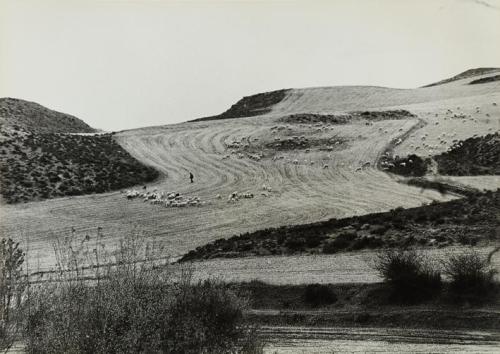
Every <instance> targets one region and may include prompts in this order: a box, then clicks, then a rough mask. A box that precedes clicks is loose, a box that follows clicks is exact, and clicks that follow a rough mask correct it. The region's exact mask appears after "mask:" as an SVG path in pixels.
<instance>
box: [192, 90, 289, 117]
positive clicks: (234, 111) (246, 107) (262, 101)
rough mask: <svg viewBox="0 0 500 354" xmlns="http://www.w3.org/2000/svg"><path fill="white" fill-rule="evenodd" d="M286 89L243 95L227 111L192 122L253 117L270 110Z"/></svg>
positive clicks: (281, 98) (282, 96) (283, 96)
mask: <svg viewBox="0 0 500 354" xmlns="http://www.w3.org/2000/svg"><path fill="white" fill-rule="evenodd" d="M287 92H288V90H286V89H285V90H277V91H271V92H264V93H258V94H256V95H251V96H246V97H243V98H242V99H241V100H239V101H238V102H236V103H235V104H234V105H232V106H231V108H229V109H228V110H227V111H225V112H223V113H221V114H218V115H216V116H210V117H204V118H198V119H194V120H193V122H199V121H206V120H217V119H228V118H240V117H253V116H259V115H262V114H266V113H269V112H271V109H272V106H273V105H275V104H277V103H279V102H280V101H281V100H283V99H284V98H285V95H286V93H287Z"/></svg>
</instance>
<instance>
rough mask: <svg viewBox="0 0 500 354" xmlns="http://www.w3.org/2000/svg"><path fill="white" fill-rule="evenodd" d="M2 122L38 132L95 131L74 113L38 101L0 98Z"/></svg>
mask: <svg viewBox="0 0 500 354" xmlns="http://www.w3.org/2000/svg"><path fill="white" fill-rule="evenodd" d="M0 124H1V125H5V126H6V127H12V128H14V129H16V130H25V131H31V132H37V133H93V132H95V129H93V128H92V127H90V126H89V125H88V124H87V123H85V122H84V121H82V120H81V119H78V118H76V117H74V116H72V115H69V114H65V113H61V112H56V111H53V110H51V109H48V108H45V107H44V106H41V105H39V104H38V103H34V102H29V101H24V100H20V99H17V98H8V97H7V98H0Z"/></svg>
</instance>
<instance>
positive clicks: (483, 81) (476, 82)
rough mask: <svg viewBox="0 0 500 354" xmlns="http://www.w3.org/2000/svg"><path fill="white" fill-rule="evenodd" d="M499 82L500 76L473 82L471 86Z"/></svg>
mask: <svg viewBox="0 0 500 354" xmlns="http://www.w3.org/2000/svg"><path fill="white" fill-rule="evenodd" d="M499 80H500V75H494V76H488V77H483V78H482V79H477V80H472V81H471V82H469V85H476V84H486V83H488V82H494V81H499Z"/></svg>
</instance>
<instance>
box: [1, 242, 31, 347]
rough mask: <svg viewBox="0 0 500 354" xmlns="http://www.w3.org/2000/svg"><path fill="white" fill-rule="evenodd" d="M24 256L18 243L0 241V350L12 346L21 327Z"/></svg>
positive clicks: (24, 284)
mask: <svg viewBox="0 0 500 354" xmlns="http://www.w3.org/2000/svg"><path fill="white" fill-rule="evenodd" d="M24 256H25V255H24V253H23V251H22V250H21V248H20V247H19V243H16V242H14V241H12V240H11V239H7V240H1V241H0V350H5V351H7V350H8V348H10V347H11V346H12V344H13V343H14V341H15V340H16V339H17V336H18V331H19V330H20V328H21V325H20V322H21V321H22V316H21V315H22V301H21V300H22V295H23V293H24V290H25V288H26V285H27V284H26V281H25V279H24V278H23V274H22V266H23V263H24Z"/></svg>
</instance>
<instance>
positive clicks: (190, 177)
mask: <svg viewBox="0 0 500 354" xmlns="http://www.w3.org/2000/svg"><path fill="white" fill-rule="evenodd" d="M189 179H190V180H191V183H193V179H194V175H193V174H192V173H191V172H189Z"/></svg>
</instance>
